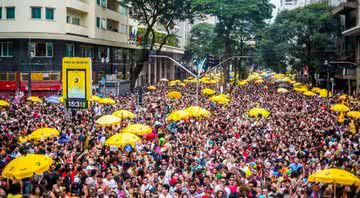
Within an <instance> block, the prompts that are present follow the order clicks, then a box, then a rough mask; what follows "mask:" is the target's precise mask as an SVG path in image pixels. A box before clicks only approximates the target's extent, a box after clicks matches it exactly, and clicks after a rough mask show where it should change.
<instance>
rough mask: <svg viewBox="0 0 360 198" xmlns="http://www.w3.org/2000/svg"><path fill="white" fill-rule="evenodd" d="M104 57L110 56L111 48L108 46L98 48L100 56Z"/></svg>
mask: <svg viewBox="0 0 360 198" xmlns="http://www.w3.org/2000/svg"><path fill="white" fill-rule="evenodd" d="M103 57H110V48H107V47H99V48H98V58H99V59H101V58H103Z"/></svg>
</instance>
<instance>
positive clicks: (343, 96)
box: [339, 94, 349, 100]
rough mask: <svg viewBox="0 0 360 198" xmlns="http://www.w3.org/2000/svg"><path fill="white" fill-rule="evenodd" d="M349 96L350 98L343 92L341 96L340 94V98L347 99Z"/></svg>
mask: <svg viewBox="0 0 360 198" xmlns="http://www.w3.org/2000/svg"><path fill="white" fill-rule="evenodd" d="M347 98H349V96H348V95H347V94H342V95H341V96H339V99H340V100H346V99H347Z"/></svg>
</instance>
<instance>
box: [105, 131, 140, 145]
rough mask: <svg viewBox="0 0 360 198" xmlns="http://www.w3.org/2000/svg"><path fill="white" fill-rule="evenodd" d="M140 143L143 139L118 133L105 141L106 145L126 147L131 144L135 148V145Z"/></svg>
mask: <svg viewBox="0 0 360 198" xmlns="http://www.w3.org/2000/svg"><path fill="white" fill-rule="evenodd" d="M140 141H141V139H140V138H139V137H138V136H136V135H134V134H132V133H118V134H116V135H113V136H111V137H110V138H108V139H107V140H106V141H105V145H111V146H116V147H125V146H126V145H127V144H130V145H131V146H133V147H135V144H136V143H137V142H140Z"/></svg>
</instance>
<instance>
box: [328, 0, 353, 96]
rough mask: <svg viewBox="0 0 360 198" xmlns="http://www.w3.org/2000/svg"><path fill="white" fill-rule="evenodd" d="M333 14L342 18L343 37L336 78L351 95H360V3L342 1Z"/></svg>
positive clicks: (347, 0) (338, 41)
mask: <svg viewBox="0 0 360 198" xmlns="http://www.w3.org/2000/svg"><path fill="white" fill-rule="evenodd" d="M333 13H334V14H336V15H339V16H340V18H341V32H342V34H341V36H340V37H338V40H337V51H338V57H336V61H333V63H332V65H334V66H336V67H335V68H336V73H337V74H336V75H335V78H336V79H338V82H339V83H338V84H339V85H341V86H343V87H345V88H347V91H348V92H349V94H353V93H355V94H356V95H357V96H359V95H360V69H359V65H360V1H359V0H340V4H339V5H338V6H336V7H335V8H334V9H333Z"/></svg>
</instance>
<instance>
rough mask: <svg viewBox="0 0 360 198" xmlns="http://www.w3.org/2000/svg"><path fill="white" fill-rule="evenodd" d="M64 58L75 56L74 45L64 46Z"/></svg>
mask: <svg viewBox="0 0 360 198" xmlns="http://www.w3.org/2000/svg"><path fill="white" fill-rule="evenodd" d="M65 56H66V57H74V56H75V47H74V45H69V44H68V45H65Z"/></svg>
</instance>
